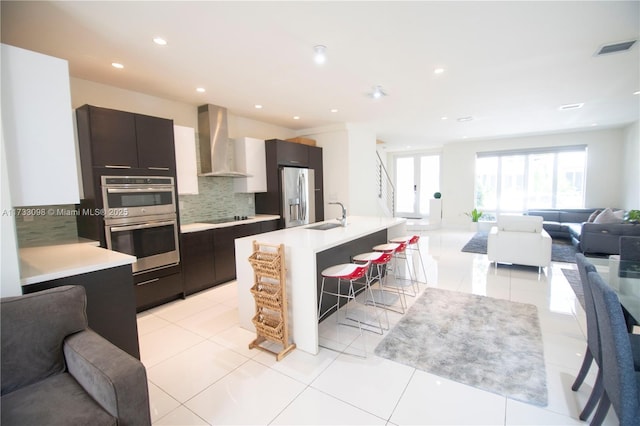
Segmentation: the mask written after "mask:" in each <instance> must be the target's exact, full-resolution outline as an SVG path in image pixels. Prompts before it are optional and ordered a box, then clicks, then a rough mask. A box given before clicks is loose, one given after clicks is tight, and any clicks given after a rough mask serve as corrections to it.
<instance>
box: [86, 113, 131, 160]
mask: <svg viewBox="0 0 640 426" xmlns="http://www.w3.org/2000/svg"><path fill="white" fill-rule="evenodd" d="M76 120H77V126H78V140H79V143H80V156H81V159H82V165H83V166H84V165H85V164H91V165H92V166H94V167H105V166H110V167H113V166H115V167H118V166H121V167H137V166H138V150H137V147H136V123H135V118H134V115H133V114H131V113H130V112H125V111H117V110H113V109H107V108H99V107H94V106H91V105H84V106H82V107H80V108H78V109H77V110H76Z"/></svg>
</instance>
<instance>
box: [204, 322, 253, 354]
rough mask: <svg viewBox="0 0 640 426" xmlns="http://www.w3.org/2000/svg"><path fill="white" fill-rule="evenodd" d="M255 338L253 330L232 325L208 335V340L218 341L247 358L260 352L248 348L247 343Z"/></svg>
mask: <svg viewBox="0 0 640 426" xmlns="http://www.w3.org/2000/svg"><path fill="white" fill-rule="evenodd" d="M255 338H256V334H255V332H253V331H249V330H245V329H244V328H240V326H238V325H234V326H233V327H230V328H227V329H226V330H224V331H222V332H220V333H218V334H216V335H214V336H212V337H210V338H209V340H211V341H212V342H216V343H219V344H221V345H223V346H225V347H227V348H229V349H231V350H233V351H235V352H238V353H239V354H241V355H244V356H245V357H247V358H254V357H256V356H257V355H258V354H260V353H261V352H260V351H259V350H258V349H249V343H251V342H252V341H253V340H254V339H255Z"/></svg>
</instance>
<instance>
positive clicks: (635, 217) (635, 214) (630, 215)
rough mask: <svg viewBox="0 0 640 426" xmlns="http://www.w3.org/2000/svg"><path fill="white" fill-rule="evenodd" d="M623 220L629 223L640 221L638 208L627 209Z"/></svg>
mask: <svg viewBox="0 0 640 426" xmlns="http://www.w3.org/2000/svg"><path fill="white" fill-rule="evenodd" d="M624 220H625V222H629V223H640V210H629V211H628V212H627V214H626V215H625V217H624Z"/></svg>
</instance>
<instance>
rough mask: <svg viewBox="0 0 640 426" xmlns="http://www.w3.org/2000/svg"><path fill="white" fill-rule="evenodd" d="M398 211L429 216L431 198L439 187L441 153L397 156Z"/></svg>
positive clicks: (399, 213) (418, 216) (420, 216)
mask: <svg viewBox="0 0 640 426" xmlns="http://www.w3.org/2000/svg"><path fill="white" fill-rule="evenodd" d="M395 186H396V194H397V198H396V201H397V202H396V215H397V216H402V217H411V218H423V217H428V216H429V200H431V199H432V198H433V194H434V193H435V192H438V191H440V155H438V154H430V155H426V154H414V155H407V156H398V157H396V159H395Z"/></svg>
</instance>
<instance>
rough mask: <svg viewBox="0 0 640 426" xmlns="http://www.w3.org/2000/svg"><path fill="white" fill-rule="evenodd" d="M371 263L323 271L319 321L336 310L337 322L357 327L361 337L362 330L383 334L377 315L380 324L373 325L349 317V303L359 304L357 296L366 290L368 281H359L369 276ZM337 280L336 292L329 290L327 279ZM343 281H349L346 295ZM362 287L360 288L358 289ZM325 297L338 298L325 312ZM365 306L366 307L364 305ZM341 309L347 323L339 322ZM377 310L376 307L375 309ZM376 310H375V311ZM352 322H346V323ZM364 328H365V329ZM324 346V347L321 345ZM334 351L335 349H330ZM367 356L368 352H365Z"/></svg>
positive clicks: (342, 265) (378, 319)
mask: <svg viewBox="0 0 640 426" xmlns="http://www.w3.org/2000/svg"><path fill="white" fill-rule="evenodd" d="M369 264H370V262H365V263H362V264H356V263H343V264H340V265H335V266H331V267H329V268H326V269H325V270H323V271H322V273H321V275H322V285H321V287H320V301H319V302H318V321H322V319H323V318H324V317H325V316H327V315H328V314H330V313H333V312H334V310H335V312H336V322H337V323H338V324H340V325H346V326H350V327H357V328H358V330H359V332H360V335H361V336H362V330H366V331H372V332H374V333H377V334H382V333H383V331H384V329H383V327H382V323H381V322H380V318H379V315H375V313H374V317H375V318H376V319H377V321H378V324H377V325H375V324H371V323H370V322H367V321H365V320H366V318H363V319H358V318H355V317H351V316H349V303H350V302H351V301H354V303H357V301H356V296H357V295H358V294H359V293H360V292H362V291H363V290H365V289H366V280H365V282H362V281H358V280H360V279H362V278H364V277H366V276H367V271H368V269H369ZM332 278H334V279H337V286H336V290H333V289H328V288H327V285H326V280H327V279H332ZM342 281H348V282H349V286H348V288H347V291H346V293H345V292H343V291H341V284H342ZM358 286H360V288H357V289H356V287H358ZM324 295H329V296H333V297H335V298H336V303H334V304H332V305H331V306H329V307H327V308H326V309H325V310H324V312H323V311H322V310H323V306H322V299H323V298H324ZM363 306H366V305H365V304H364V303H363ZM341 307H343V309H342V310H343V311H344V314H345V322H341V321H340V320H339V318H338V317H339V313H340V311H341V309H340V308H341ZM374 308H375V307H374ZM374 310H375V309H374ZM347 320H348V321H350V322H346V321H347ZM363 326H364V327H363ZM321 346H322V345H321ZM328 349H333V348H328ZM365 354H366V351H365Z"/></svg>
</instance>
